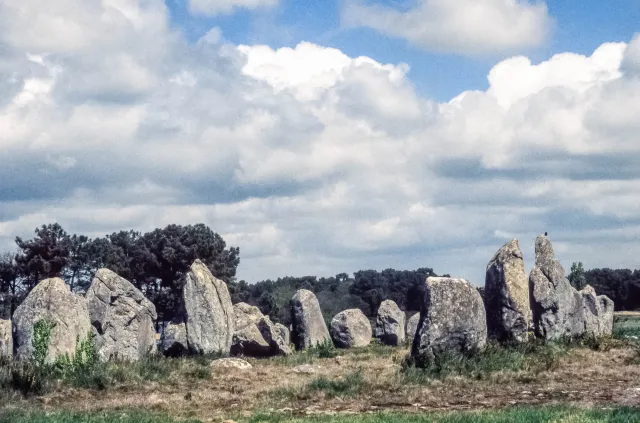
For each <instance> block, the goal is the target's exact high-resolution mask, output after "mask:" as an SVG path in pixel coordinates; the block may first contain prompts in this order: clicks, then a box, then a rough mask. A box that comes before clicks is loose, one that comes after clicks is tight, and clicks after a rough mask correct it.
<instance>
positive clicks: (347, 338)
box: [330, 308, 372, 348]
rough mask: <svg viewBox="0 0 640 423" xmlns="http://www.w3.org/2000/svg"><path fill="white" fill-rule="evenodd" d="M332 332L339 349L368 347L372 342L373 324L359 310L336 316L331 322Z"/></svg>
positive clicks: (346, 311)
mask: <svg viewBox="0 0 640 423" xmlns="http://www.w3.org/2000/svg"><path fill="white" fill-rule="evenodd" d="M330 332H331V338H332V339H333V343H334V344H335V346H336V347H338V348H355V347H366V346H367V345H369V343H370V342H371V335H372V330H371V323H369V319H367V316H365V315H364V313H363V312H362V311H360V310H359V309H357V308H353V309H349V310H345V311H342V312H340V313H338V314H336V315H335V317H334V318H333V319H332V320H331V330H330Z"/></svg>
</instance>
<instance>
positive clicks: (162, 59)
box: [0, 0, 640, 283]
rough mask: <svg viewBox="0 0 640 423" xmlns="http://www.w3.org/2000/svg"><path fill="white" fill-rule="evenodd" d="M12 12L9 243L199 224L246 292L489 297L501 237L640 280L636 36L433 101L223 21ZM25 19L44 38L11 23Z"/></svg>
mask: <svg viewBox="0 0 640 423" xmlns="http://www.w3.org/2000/svg"><path fill="white" fill-rule="evenodd" d="M16 4H17V3H16ZM505 4H506V3H505ZM21 5H22V6H21V7H17V6H15V5H14V4H13V3H12V5H11V6H9V5H7V4H6V2H4V3H3V2H0V17H1V18H0V153H1V154H0V243H2V245H3V246H4V247H5V248H10V246H11V243H12V239H13V237H15V236H16V235H20V236H29V234H30V232H31V231H32V230H33V228H34V227H35V226H37V225H39V224H42V223H46V222H50V221H59V222H60V223H61V224H62V225H63V226H64V227H65V228H67V229H68V230H69V231H72V232H81V233H86V234H88V235H91V236H99V235H103V234H104V233H107V232H111V231H115V230H119V229H126V228H135V229H139V230H149V229H153V228H155V227H159V226H163V225H166V224H169V223H181V224H188V223H195V222H204V223H207V224H209V225H211V226H212V227H213V229H214V230H215V231H217V232H219V233H221V234H222V235H223V236H224V238H225V239H226V240H227V241H228V242H229V243H230V244H232V245H238V246H240V248H241V257H242V264H241V266H240V269H239V275H240V277H242V278H246V279H248V280H249V281H254V280H258V279H262V278H268V277H277V276H280V275H285V274H291V275H302V274H331V273H334V272H340V271H353V270H356V269H360V268H369V267H373V268H381V267H396V268H416V267H420V266H432V267H434V268H435V270H436V271H437V272H442V273H445V272H447V273H451V274H455V275H459V276H463V277H468V278H470V279H471V280H472V281H474V282H476V283H480V282H482V277H483V276H482V275H483V269H484V266H485V265H486V261H487V260H488V259H489V258H490V257H491V255H492V254H493V252H494V251H495V250H496V249H497V248H498V247H499V246H500V245H501V244H502V243H504V242H505V241H506V239H507V238H508V237H511V236H514V237H518V238H520V239H521V245H522V246H523V247H524V248H525V254H526V255H527V257H529V258H531V257H532V246H533V245H532V244H533V238H534V236H535V235H536V234H537V233H538V232H543V231H549V232H550V234H551V235H552V237H553V238H554V239H555V240H557V241H558V248H559V251H562V252H563V255H562V258H563V259H564V260H567V261H566V263H565V264H570V261H571V260H582V261H584V262H585V265H586V266H587V267H590V266H614V265H615V266H620V265H624V266H628V267H638V264H639V263H637V262H634V261H633V260H635V257H637V256H638V252H640V246H639V245H638V243H637V241H635V239H636V238H634V237H633V236H630V235H629V234H633V233H637V231H638V228H640V212H638V208H637V206H636V203H637V198H638V197H639V196H640V166H639V165H638V163H640V161H639V160H638V159H639V158H640V146H639V145H638V143H637V139H638V136H639V135H640V124H639V123H638V119H637V116H636V113H635V111H637V110H638V108H639V107H640V104H639V101H640V100H639V99H640V78H638V76H637V75H638V74H637V73H636V72H635V71H634V70H635V69H636V66H635V64H636V63H637V57H638V55H637V38H635V39H634V40H633V41H632V42H630V44H629V45H627V44H623V43H615V44H609V43H607V44H603V45H602V46H600V47H599V48H598V49H596V50H595V51H594V52H593V54H590V55H588V56H581V55H576V54H572V53H566V54H559V55H556V56H554V57H551V58H549V59H548V60H546V61H544V62H542V63H535V64H534V63H532V62H531V61H530V60H529V59H527V58H526V57H516V58H511V59H507V60H505V61H502V62H500V63H497V64H496V66H495V67H494V68H493V69H492V70H491V71H490V73H489V75H488V80H489V88H488V90H486V91H467V92H464V93H461V94H460V95H458V96H456V97H455V98H454V99H452V100H451V101H449V102H444V103H438V102H435V101H433V100H430V99H426V98H423V97H421V96H420V95H419V94H418V93H416V91H415V90H414V88H413V85H412V84H411V79H410V75H411V73H410V69H409V68H408V66H407V65H405V64H401V63H398V64H389V63H380V62H378V61H376V60H374V59H372V58H368V57H349V56H348V55H346V54H344V53H343V52H341V51H339V50H336V49H331V48H327V47H323V46H319V45H315V44H311V43H300V44H299V45H297V46H296V47H295V48H282V49H273V48H271V47H268V46H235V45H230V44H225V43H223V42H221V40H222V39H223V38H222V37H221V34H220V30H219V29H217V28H214V29H212V30H211V31H210V32H209V34H208V35H207V36H205V37H203V38H202V39H201V40H199V41H198V42H195V43H189V42H187V41H186V40H185V39H184V38H183V37H182V35H181V34H180V33H179V32H175V30H173V29H172V28H171V27H170V26H169V25H167V22H168V11H167V10H166V6H165V5H164V2H163V1H162V0H117V1H116V0H110V1H103V2H100V3H98V2H77V4H75V6H74V7H68V6H69V2H68V1H62V0H51V1H49V2H48V3H47V7H45V8H43V7H41V5H36V2H33V3H30V2H28V1H26V2H22V3H21ZM29 16H31V17H32V18H33V19H35V20H37V21H38V22H40V24H41V26H39V27H38V29H37V31H44V33H46V34H47V35H48V37H47V39H46V40H42V39H40V37H35V36H33V34H32V33H29V32H24V33H23V31H19V30H18V29H17V28H18V27H17V26H16V22H21V19H26V18H25V17H29ZM60 22H64V26H65V27H67V29H68V31H67V32H64V31H63V32H57V31H56V30H55V28H57V25H60ZM47 28H48V29H47ZM90 28H95V29H96V30H95V31H91V30H89V29H90ZM114 34H115V35H114ZM630 252H634V254H632V253H630Z"/></svg>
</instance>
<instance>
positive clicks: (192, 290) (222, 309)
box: [182, 260, 235, 354]
mask: <svg viewBox="0 0 640 423" xmlns="http://www.w3.org/2000/svg"><path fill="white" fill-rule="evenodd" d="M182 297H183V302H184V314H185V316H184V318H185V323H186V327H187V342H188V344H189V350H190V351H191V352H192V353H194V354H208V353H214V352H223V353H229V351H230V349H231V341H232V337H233V332H234V330H235V317H234V314H233V306H232V305H231V296H230V295H229V290H228V288H227V284H226V283H224V282H223V281H221V280H220V279H217V278H216V277H214V276H213V275H212V274H211V272H210V271H209V269H208V268H207V266H205V264H204V263H202V262H201V261H200V260H196V261H194V262H193V264H192V265H191V268H190V270H189V272H187V274H186V276H185V284H184V289H183V291H182Z"/></svg>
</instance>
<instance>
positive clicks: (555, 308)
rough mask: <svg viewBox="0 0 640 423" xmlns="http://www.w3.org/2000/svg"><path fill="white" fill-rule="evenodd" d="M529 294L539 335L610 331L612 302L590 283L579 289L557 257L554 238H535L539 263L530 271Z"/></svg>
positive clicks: (555, 337) (553, 337)
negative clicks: (553, 242)
mask: <svg viewBox="0 0 640 423" xmlns="http://www.w3.org/2000/svg"><path fill="white" fill-rule="evenodd" d="M529 295H530V300H531V311H532V314H533V323H534V328H535V332H536V335H537V336H538V337H540V338H544V339H546V340H558V339H561V338H563V337H576V336H583V335H586V334H607V333H611V329H610V328H611V327H612V325H613V302H612V301H611V300H610V299H609V298H608V297H606V296H599V297H598V296H596V295H595V291H593V289H592V288H591V287H588V289H585V290H583V291H580V292H578V291H577V290H576V289H575V288H574V287H572V286H571V283H570V282H569V279H567V277H566V276H565V271H564V268H563V267H562V265H561V264H560V262H559V261H558V260H556V258H555V254H554V251H553V246H552V244H551V240H549V238H548V237H546V236H545V235H540V236H538V237H537V238H536V266H535V267H534V268H533V269H532V270H531V273H530V274H529Z"/></svg>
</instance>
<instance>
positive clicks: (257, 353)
mask: <svg viewBox="0 0 640 423" xmlns="http://www.w3.org/2000/svg"><path fill="white" fill-rule="evenodd" d="M233 312H234V315H235V328H236V330H235V332H234V334H233V341H232V344H231V354H234V355H245V356H249V357H269V356H274V355H288V354H291V348H290V347H289V344H288V340H286V339H285V338H284V337H283V336H282V334H281V331H280V329H278V328H277V327H276V325H275V324H274V323H273V322H272V321H271V319H269V316H264V315H263V314H262V313H261V312H260V309H258V307H255V306H251V305H249V304H246V303H238V304H235V305H234V306H233ZM283 327H284V326H283Z"/></svg>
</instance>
